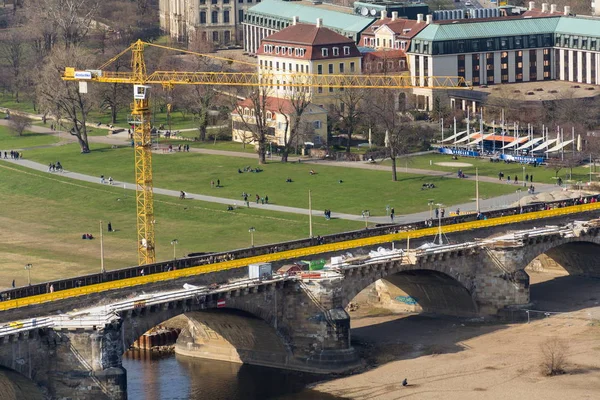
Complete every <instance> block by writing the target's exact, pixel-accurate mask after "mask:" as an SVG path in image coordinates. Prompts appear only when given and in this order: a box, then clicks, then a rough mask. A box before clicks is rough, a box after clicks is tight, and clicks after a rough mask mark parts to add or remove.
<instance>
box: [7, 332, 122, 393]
mask: <svg viewBox="0 0 600 400" xmlns="http://www.w3.org/2000/svg"><path fill="white" fill-rule="evenodd" d="M119 332H120V327H119V328H117V329H114V328H112V327H109V328H108V329H104V330H93V331H88V330H83V329H77V330H64V331H58V332H55V331H53V330H38V331H32V334H30V335H19V336H15V337H12V338H10V339H9V340H7V342H8V343H3V345H2V346H0V365H2V366H4V367H7V368H11V369H13V370H15V371H16V372H18V373H20V374H22V375H24V376H25V377H27V378H29V379H31V380H32V381H33V382H35V383H36V384H37V385H38V386H39V387H40V388H41V390H42V392H43V393H44V394H45V395H46V397H48V398H52V399H55V398H58V399H62V398H65V399H67V398H68V399H73V400H96V399H99V400H103V399H110V400H125V399H127V378H126V373H125V369H123V367H122V366H121V355H122V346H121V345H120V340H117V338H118V337H120V334H119ZM119 352H120V353H119Z"/></svg>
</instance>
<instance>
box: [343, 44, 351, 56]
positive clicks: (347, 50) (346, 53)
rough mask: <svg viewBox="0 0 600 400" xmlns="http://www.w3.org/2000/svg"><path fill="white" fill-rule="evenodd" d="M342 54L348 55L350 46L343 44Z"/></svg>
mask: <svg viewBox="0 0 600 400" xmlns="http://www.w3.org/2000/svg"><path fill="white" fill-rule="evenodd" d="M344 55H345V56H349V55H350V46H344Z"/></svg>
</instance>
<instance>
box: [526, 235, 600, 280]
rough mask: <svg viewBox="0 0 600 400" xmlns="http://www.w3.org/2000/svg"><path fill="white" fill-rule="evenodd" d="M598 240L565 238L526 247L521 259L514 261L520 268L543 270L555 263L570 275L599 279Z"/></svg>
mask: <svg viewBox="0 0 600 400" xmlns="http://www.w3.org/2000/svg"><path fill="white" fill-rule="evenodd" d="M599 254H600V238H599V237H598V236H580V237H567V238H560V239H558V240H552V241H548V242H542V243H538V244H536V245H533V246H527V247H526V248H525V250H524V251H523V254H522V258H521V259H520V260H519V259H518V258H517V259H516V260H515V261H517V262H519V263H520V264H521V268H523V269H529V270H534V271H535V270H543V268H544V267H545V266H548V263H549V262H550V263H556V264H558V265H559V266H561V267H562V268H564V269H565V270H566V271H567V272H568V273H569V274H570V275H584V276H591V277H600V257H598V255H599Z"/></svg>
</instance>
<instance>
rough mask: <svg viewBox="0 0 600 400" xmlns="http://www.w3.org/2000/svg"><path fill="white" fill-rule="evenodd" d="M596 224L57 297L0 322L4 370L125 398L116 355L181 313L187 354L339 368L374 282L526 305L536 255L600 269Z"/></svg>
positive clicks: (499, 304) (457, 305) (473, 308)
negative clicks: (361, 300) (319, 268)
mask: <svg viewBox="0 0 600 400" xmlns="http://www.w3.org/2000/svg"><path fill="white" fill-rule="evenodd" d="M599 229H600V228H598V226H597V225H596V223H595V222H590V223H579V224H571V225H569V226H561V227H552V228H543V229H537V230H536V229H533V230H529V231H521V232H518V233H512V234H506V235H503V236H499V237H495V238H494V239H486V240H480V241H475V242H468V243H464V244H460V245H448V246H441V247H434V248H429V249H425V250H416V251H409V252H404V253H403V254H401V253H399V252H396V253H392V254H390V255H388V256H382V257H377V258H368V257H362V258H360V259H359V258H355V259H353V260H348V262H346V263H345V264H343V265H342V266H341V267H340V268H339V270H338V271H337V272H331V273H327V274H323V275H321V276H318V277H316V276H310V277H306V279H302V278H299V277H285V276H283V277H277V278H274V279H273V280H268V281H248V280H239V281H234V282H232V283H230V284H227V285H223V286H221V287H219V288H216V289H211V288H210V287H209V286H206V284H207V283H208V282H210V279H213V280H214V279H215V276H212V277H209V276H204V277H199V278H198V280H197V281H195V282H192V283H196V284H199V285H200V286H194V287H191V288H189V289H184V290H181V289H178V290H171V291H164V289H163V290H162V291H158V290H156V291H155V292H154V291H152V290H151V288H144V291H142V290H137V291H136V292H134V293H132V292H131V290H129V292H128V294H127V297H128V298H126V299H125V300H123V297H124V292H120V293H112V294H108V295H106V294H104V295H103V296H99V295H96V297H94V296H90V297H89V298H86V301H87V303H88V304H95V305H96V306H95V307H92V308H89V309H81V306H82V304H85V302H82V301H81V299H70V300H64V301H63V302H62V303H61V304H60V307H61V309H62V311H63V312H64V311H66V310H69V309H78V311H77V312H71V313H69V314H62V315H59V316H56V315H53V314H52V313H51V312H48V313H46V314H44V309H43V307H37V308H35V309H33V308H32V309H29V310H23V311H22V312H23V314H21V316H22V317H23V318H22V319H21V320H20V321H13V322H12V323H9V324H5V325H4V326H3V327H1V328H0V365H2V366H5V367H8V368H11V369H13V370H15V371H17V372H19V373H21V374H23V375H25V376H27V377H29V378H30V379H32V380H33V381H35V382H36V383H37V384H38V385H39V386H40V387H42V388H43V390H45V392H46V394H47V396H48V397H49V398H72V399H103V398H106V399H125V398H126V371H125V370H124V369H123V368H122V364H121V361H122V354H123V353H124V351H125V350H126V349H127V348H128V347H129V346H130V345H131V344H132V343H133V341H134V340H136V339H137V338H138V337H139V336H141V335H142V334H143V333H144V332H146V331H147V330H149V329H150V328H152V327H154V326H156V325H158V324H160V323H162V322H163V321H165V320H168V319H170V318H172V317H174V316H177V315H180V314H186V315H187V316H188V318H189V325H188V326H189V329H188V331H187V333H186V335H187V336H186V335H184V337H185V338H186V341H185V343H181V344H180V343H178V345H177V346H178V350H180V352H182V353H184V354H186V353H188V354H194V355H200V356H202V357H207V358H215V359H222V360H232V361H237V362H246V363H251V364H259V365H266V366H273V367H281V368H289V369H295V370H304V371H312V372H323V373H329V372H338V371H344V370H347V369H348V368H352V367H355V366H357V365H358V364H359V362H360V360H358V358H357V355H356V353H355V351H354V349H353V348H352V346H351V344H350V317H349V315H348V314H347V313H346V311H345V307H346V306H347V305H348V303H349V302H350V301H351V300H352V299H353V298H354V297H355V296H356V295H357V294H358V293H360V292H361V291H362V290H364V289H365V288H366V287H368V286H369V285H371V284H372V283H374V282H376V281H378V280H380V279H383V280H386V281H388V282H390V283H391V284H392V285H398V286H400V287H403V288H405V290H406V291H407V292H410V293H411V296H413V297H415V298H418V299H420V301H421V302H422V303H423V304H422V306H423V309H425V310H429V311H434V312H441V313H450V314H461V313H462V314H477V315H490V314H495V313H497V312H498V311H499V310H502V309H504V308H506V307H510V306H519V305H524V304H527V303H528V302H529V279H528V275H527V274H526V273H525V272H524V270H525V268H526V267H527V265H528V264H529V263H531V262H532V261H533V260H534V259H536V257H538V256H540V255H541V254H545V255H546V256H548V257H551V258H553V259H554V260H555V261H557V262H558V263H560V264H561V265H563V266H564V267H565V268H566V269H567V270H568V271H569V272H571V273H573V274H582V275H587V276H595V277H597V276H600V265H599V264H600V260H598V259H597V258H596V257H595V254H597V249H598V247H597V246H599V245H600V234H599ZM207 275H208V274H207ZM220 279H222V277H220ZM179 287H181V286H179ZM149 292H150V293H149ZM98 304H100V306H98ZM26 311H29V313H30V314H29V316H27V315H26ZM42 315H47V316H46V317H41V316H42ZM27 317H29V318H27ZM223 342H228V343H229V345H230V346H229V347H226V346H225V347H224V346H222V344H223ZM232 348H233V350H232Z"/></svg>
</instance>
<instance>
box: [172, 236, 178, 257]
mask: <svg viewBox="0 0 600 400" xmlns="http://www.w3.org/2000/svg"><path fill="white" fill-rule="evenodd" d="M177 243H179V240H177V239H173V240H171V246H173V260H177V256H176V253H175V249H176V248H177Z"/></svg>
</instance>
